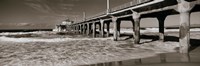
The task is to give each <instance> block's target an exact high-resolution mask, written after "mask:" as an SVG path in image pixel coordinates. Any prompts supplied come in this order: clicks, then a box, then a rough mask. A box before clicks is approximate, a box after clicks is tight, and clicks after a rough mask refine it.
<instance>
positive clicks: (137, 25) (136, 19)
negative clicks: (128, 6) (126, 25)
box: [132, 11, 140, 44]
mask: <svg viewBox="0 0 200 66" xmlns="http://www.w3.org/2000/svg"><path fill="white" fill-rule="evenodd" d="M132 12H133V13H132V18H133V20H134V32H135V33H134V35H133V37H134V39H135V40H134V42H135V44H139V43H140V14H139V13H137V12H135V11H132Z"/></svg>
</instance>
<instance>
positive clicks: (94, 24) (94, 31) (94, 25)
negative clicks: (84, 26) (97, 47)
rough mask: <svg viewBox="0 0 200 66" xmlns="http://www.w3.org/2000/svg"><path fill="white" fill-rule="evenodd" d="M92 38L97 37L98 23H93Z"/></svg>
mask: <svg viewBox="0 0 200 66" xmlns="http://www.w3.org/2000/svg"><path fill="white" fill-rule="evenodd" d="M92 36H93V38H95V37H96V23H95V22H93V23H92Z"/></svg>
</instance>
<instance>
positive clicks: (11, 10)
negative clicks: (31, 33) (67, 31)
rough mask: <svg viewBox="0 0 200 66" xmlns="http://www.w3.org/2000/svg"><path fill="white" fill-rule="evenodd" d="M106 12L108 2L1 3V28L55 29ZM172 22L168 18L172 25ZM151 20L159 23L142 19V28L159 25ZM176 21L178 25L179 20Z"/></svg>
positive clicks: (46, 0) (112, 0) (114, 2)
mask: <svg viewBox="0 0 200 66" xmlns="http://www.w3.org/2000/svg"><path fill="white" fill-rule="evenodd" d="M129 1H131V0H110V3H111V7H114V6H117V5H120V4H123V3H126V2H129ZM105 10H106V0H0V29H17V28H19V29H24V28H30V29H35V28H54V25H55V24H58V23H60V22H62V21H63V20H65V19H66V18H70V19H71V20H75V18H77V20H78V21H80V20H82V16H83V15H82V14H83V12H86V16H90V15H93V14H96V13H98V12H101V11H105ZM199 16H200V14H199V13H198V14H195V17H194V18H193V19H196V20H195V21H194V22H193V23H199V21H200V20H199V18H198V17H199ZM169 18H173V17H169ZM177 18H178V16H177ZM171 20H172V19H168V21H169V25H170V24H171V22H172V21H171ZM150 21H151V22H154V21H157V20H156V19H145V20H142V23H145V24H141V26H155V25H157V24H155V25H149V24H152V23H151V22H150ZM174 22H176V24H178V21H176V20H175V21H174ZM123 25H129V24H127V23H124V24H123ZM111 26H112V25H111Z"/></svg>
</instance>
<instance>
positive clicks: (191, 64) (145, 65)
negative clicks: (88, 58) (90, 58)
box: [81, 47, 200, 66]
mask: <svg viewBox="0 0 200 66" xmlns="http://www.w3.org/2000/svg"><path fill="white" fill-rule="evenodd" d="M199 50H200V47H198V48H196V49H195V50H192V51H191V52H190V53H189V54H181V53H166V54H159V55H157V56H153V57H148V58H139V59H130V60H123V61H113V62H106V63H97V64H91V65H81V66H200V57H199V56H200V52H199Z"/></svg>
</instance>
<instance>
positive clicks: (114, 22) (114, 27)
mask: <svg viewBox="0 0 200 66" xmlns="http://www.w3.org/2000/svg"><path fill="white" fill-rule="evenodd" d="M112 22H113V40H114V41H117V40H118V31H117V22H118V21H117V18H116V17H112Z"/></svg>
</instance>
